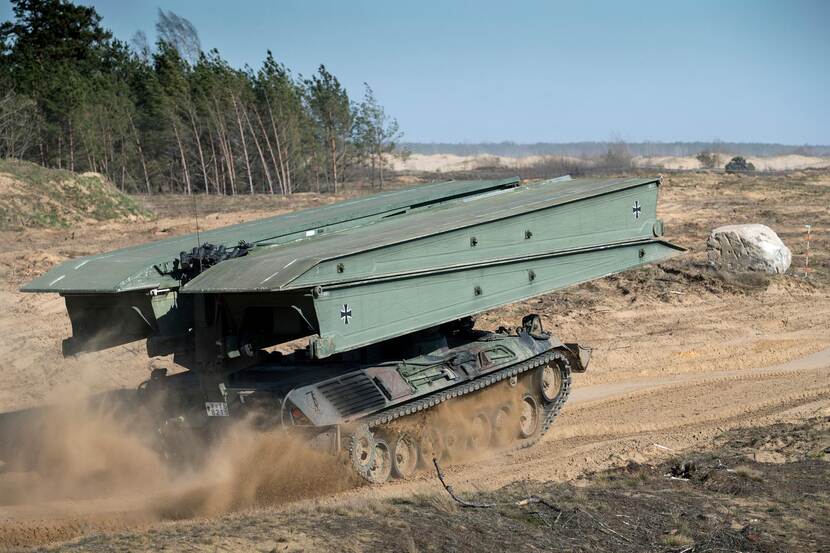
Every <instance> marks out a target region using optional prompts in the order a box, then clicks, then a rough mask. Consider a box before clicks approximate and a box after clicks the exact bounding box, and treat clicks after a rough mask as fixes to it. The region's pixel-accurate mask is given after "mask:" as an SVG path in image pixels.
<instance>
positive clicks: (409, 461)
mask: <svg viewBox="0 0 830 553" xmlns="http://www.w3.org/2000/svg"><path fill="white" fill-rule="evenodd" d="M391 448H392V473H393V474H394V475H395V476H396V477H398V478H409V477H410V476H412V475H413V474H414V473H415V469H416V468H417V467H418V445H417V444H416V443H415V440H413V439H412V437H411V436H410V435H409V434H405V433H399V434H395V436H394V437H393V438H392V445H391Z"/></svg>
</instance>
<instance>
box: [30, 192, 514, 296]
mask: <svg viewBox="0 0 830 553" xmlns="http://www.w3.org/2000/svg"><path fill="white" fill-rule="evenodd" d="M518 184H519V180H518V178H509V179H499V180H480V181H452V182H441V183H435V184H428V185H423V186H416V187H412V188H407V189H402V190H395V191H390V192H383V193H380V194H375V195H373V196H366V197H363V198H357V199H354V200H348V201H343V202H338V203H336V204H332V205H328V206H324V207H319V208H313V209H306V210H302V211H296V212H293V213H288V214H285V215H278V216H275V217H270V218H266V219H261V220H258V221H252V222H249V223H242V224H239V225H233V226H229V227H224V228H220V229H215V230H210V231H205V232H202V233H201V234H200V237H199V238H200V242H199V243H201V244H205V243H211V244H214V245H217V246H218V245H224V246H227V247H232V246H235V245H237V244H238V243H239V242H240V241H243V240H244V241H245V242H247V243H249V244H254V245H258V244H271V245H274V244H283V243H289V242H295V241H304V240H307V239H313V238H317V237H320V236H323V235H325V234H327V233H331V232H338V231H342V230H345V229H349V228H355V227H359V226H361V225H365V224H369V223H371V222H373V221H377V220H379V219H382V218H384V217H388V216H390V215H393V214H396V213H406V212H407V211H409V210H412V209H422V210H423V209H428V208H429V207H430V206H434V205H436V204H440V203H442V202H448V201H453V200H458V199H459V198H464V197H469V196H471V195H476V194H482V193H487V192H490V191H494V190H500V189H504V188H509V187H514V186H517V185H518ZM196 246H197V238H196V235H195V234H188V235H184V236H178V237H175V238H170V239H167V240H161V241H157V242H151V243H148V244H142V245H140V246H134V247H131V248H124V249H121V250H116V251H113V252H108V253H104V254H99V255H93V256H88V257H81V258H77V259H73V260H71V261H67V262H65V263H62V264H61V265H58V266H57V267H55V268H53V269H52V270H50V271H48V272H47V273H46V274H44V275H43V276H41V277H40V278H37V279H35V280H34V281H32V282H30V283H29V284H27V285H26V286H24V287H23V288H22V290H23V291H24V292H58V293H64V294H65V293H118V292H129V291H133V290H147V289H153V288H169V287H177V286H179V282H178V281H176V280H175V279H173V278H171V277H169V276H163V275H161V274H160V273H159V271H157V270H156V269H155V266H159V267H161V268H162V269H163V268H164V267H165V266H166V265H169V264H171V263H172V261H173V260H174V259H176V258H177V257H178V255H179V253H180V252H182V251H189V250H191V249H192V248H194V247H196Z"/></svg>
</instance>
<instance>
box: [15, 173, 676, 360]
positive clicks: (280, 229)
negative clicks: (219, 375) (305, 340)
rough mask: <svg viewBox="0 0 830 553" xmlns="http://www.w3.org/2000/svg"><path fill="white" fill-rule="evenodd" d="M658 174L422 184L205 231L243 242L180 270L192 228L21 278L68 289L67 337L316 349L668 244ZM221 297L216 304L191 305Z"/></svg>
mask: <svg viewBox="0 0 830 553" xmlns="http://www.w3.org/2000/svg"><path fill="white" fill-rule="evenodd" d="M659 186H660V181H659V179H654V178H631V179H577V180H571V181H564V182H563V181H558V180H554V181H545V182H541V183H534V184H529V185H519V183H518V181H517V180H516V179H506V180H498V181H468V182H450V183H440V184H435V185H427V186H425V187H420V188H414V189H409V190H404V191H399V192H389V193H385V194H381V195H378V196H376V197H370V198H363V199H359V200H352V201H348V202H343V203H340V204H334V205H331V206H327V207H324V208H318V209H312V210H306V211H300V212H296V213H292V214H288V215H282V216H278V217H273V218H269V219H265V220H262V221H256V222H252V223H247V224H243V225H236V226H233V227H228V228H225V229H217V230H214V231H210V232H206V233H203V234H202V241H203V243H205V242H210V243H213V244H216V245H226V246H233V245H235V244H237V243H238V242H239V241H240V240H244V241H246V242H248V243H251V244H254V247H253V248H252V249H250V250H249V251H248V253H247V254H246V255H244V256H242V257H236V258H233V259H227V260H224V261H220V262H219V263H217V264H216V265H215V266H212V267H210V268H208V269H205V270H204V271H202V272H201V273H200V274H198V275H197V276H195V278H192V280H190V281H188V282H186V283H185V284H184V285H182V283H181V282H180V281H178V280H176V279H175V278H173V277H172V276H170V275H163V274H161V273H162V272H164V271H159V270H157V266H159V265H162V266H164V265H165V264H169V263H172V260H173V259H175V258H177V256H178V255H179V253H180V252H181V251H182V250H189V249H191V248H192V247H193V246H195V237H193V236H191V237H182V238H178V239H174V240H165V241H162V242H157V243H154V244H148V245H145V246H138V247H134V248H127V249H125V250H119V251H116V252H112V253H108V254H101V255H98V256H91V257H88V258H82V259H78V260H73V261H70V262H67V263H64V264H63V265H61V266H59V267H57V268H55V269H53V270H52V271H50V272H48V273H47V274H46V275H44V276H43V277H41V278H39V279H37V280H35V281H34V282H32V283H30V284H29V285H27V286H26V287H24V290H26V291H39V292H45V291H49V292H60V293H62V294H64V295H65V296H66V302H67V309H68V311H69V315H70V318H71V320H72V324H73V334H74V336H73V339H72V340H68V341H67V343H66V346H67V351H92V350H95V349H102V348H104V347H111V346H112V345H117V344H119V343H127V342H129V341H133V340H138V339H143V338H149V339H150V340H149V342H148V347H149V350H151V351H153V352H155V353H156V354H159V355H161V354H165V353H168V352H176V353H177V354H180V355H181V356H182V357H181V360H182V361H181V362H182V364H184V365H185V366H201V365H204V364H205V363H212V362H213V360H215V359H217V358H223V357H222V356H224V359H226V360H232V362H233V363H239V364H240V366H242V365H241V364H242V363H243V361H244V359H245V353H244V351H243V350H246V348H247V350H248V351H252V350H257V349H261V348H266V347H268V346H271V345H274V344H278V343H283V342H287V341H289V340H293V339H297V338H301V337H308V336H311V342H310V352H311V354H312V355H313V356H314V357H317V358H324V357H327V356H330V355H333V354H336V353H342V352H347V351H350V350H354V349H357V348H360V347H363V346H367V345H371V344H374V343H377V342H381V341H384V340H388V339H390V338H394V337H398V336H402V335H406V334H409V333H412V332H415V331H418V330H421V329H425V328H429V327H433V326H436V325H440V324H442V323H445V322H449V321H453V320H456V319H459V318H462V317H465V316H467V315H473V314H476V313H480V312H482V311H485V310H488V309H492V308H495V307H498V306H501V305H505V304H508V303H512V302H516V301H521V300H523V299H527V298H530V297H534V296H538V295H541V294H545V293H548V292H551V291H554V290H559V289H562V288H566V287H568V286H572V285H574V284H577V283H580V282H585V281H588V280H591V279H595V278H599V277H602V276H605V275H609V274H612V273H616V272H619V271H624V270H627V269H630V268H634V267H637V266H640V265H642V264H645V263H653V262H657V261H661V260H663V259H666V258H668V257H671V256H673V255H676V254H677V253H679V252H680V251H682V249H681V248H678V247H676V246H673V245H671V244H669V243H668V242H664V241H662V240H661V239H660V236H661V235H662V229H663V225H662V222H661V221H660V220H659V219H658V218H657V200H658V191H659ZM191 240H193V242H190V241H191ZM214 300H215V301H214ZM208 304H210V306H208ZM217 305H221V310H222V314H223V316H221V317H217V318H214V317H213V316H212V315H211V316H210V317H208V319H209V320H208V319H205V318H204V316H203V315H202V316H200V315H198V309H197V308H202V312H203V313H205V312H206V311H205V310H216V309H219V308H218V307H216V306H217ZM203 306H208V307H203ZM210 312H211V313H212V312H213V311H210ZM217 313H218V311H217ZM200 317H201V318H200ZM200 321H201V322H200ZM217 321H219V322H218V323H217ZM200 325H201V326H200ZM196 327H199V329H197V330H194V329H195V328H196ZM194 336H195V338H194ZM102 337H104V338H105V339H102ZM216 344H221V346H220V348H219V349H220V350H221V351H220V352H212V351H211V352H209V351H208V350H210V349H211V348H213V347H215V345H216ZM217 353H218V355H217ZM200 356H201V357H200ZM177 362H179V361H177ZM229 362H231V361H229ZM246 362H247V361H246ZM251 362H253V361H251ZM200 364H201V365H200Z"/></svg>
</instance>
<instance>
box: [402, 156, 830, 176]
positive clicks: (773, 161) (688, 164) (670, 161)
mask: <svg viewBox="0 0 830 553" xmlns="http://www.w3.org/2000/svg"><path fill="white" fill-rule="evenodd" d="M732 157H733V154H730V153H723V154H719V155H718V163H717V167H716V168H717V169H723V167H724V165H725V164H726V163H727V162H729V160H730V159H732ZM745 157H746V159H747V160H748V161H750V162H752V163H753V164H754V165H755V168H756V169H757V170H758V171H793V170H801V169H810V168H827V167H830V158H828V157H812V156H803V155H796V154H791V155H783V156H768V157H755V156H745ZM551 161H553V162H556V163H559V164H567V165H570V166H576V167H580V166H585V167H590V166H591V165H592V163H593V161H592V160H590V159H583V158H578V157H570V156H523V157H509V156H495V155H475V156H459V155H453V154H412V155H410V156H409V157H407V158H406V159H400V158H390V160H389V164H390V166H391V167H392V168H393V169H394V170H396V171H410V172H427V173H436V172H445V173H446V172H461V171H472V170H476V169H488V168H494V167H501V168H505V169H507V168H511V169H516V170H517V171H519V170H521V169H523V168H526V167H532V166H534V165H542V164H545V163H548V162H551ZM632 164H633V165H634V166H635V167H654V168H664V169H668V170H673V171H682V170H695V169H702V166H701V164H700V162H699V161H698V160H697V159H696V158H695V156H635V157H634V158H633V159H632Z"/></svg>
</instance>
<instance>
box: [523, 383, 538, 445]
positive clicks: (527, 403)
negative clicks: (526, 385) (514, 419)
mask: <svg viewBox="0 0 830 553" xmlns="http://www.w3.org/2000/svg"><path fill="white" fill-rule="evenodd" d="M539 411H540V409H539V402H538V401H536V398H534V397H533V396H532V395H530V394H525V395H524V396H522V401H521V402H520V403H519V434H520V435H521V436H522V438H530V437H531V436H533V435H534V434H536V431H537V430H538V429H539Z"/></svg>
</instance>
